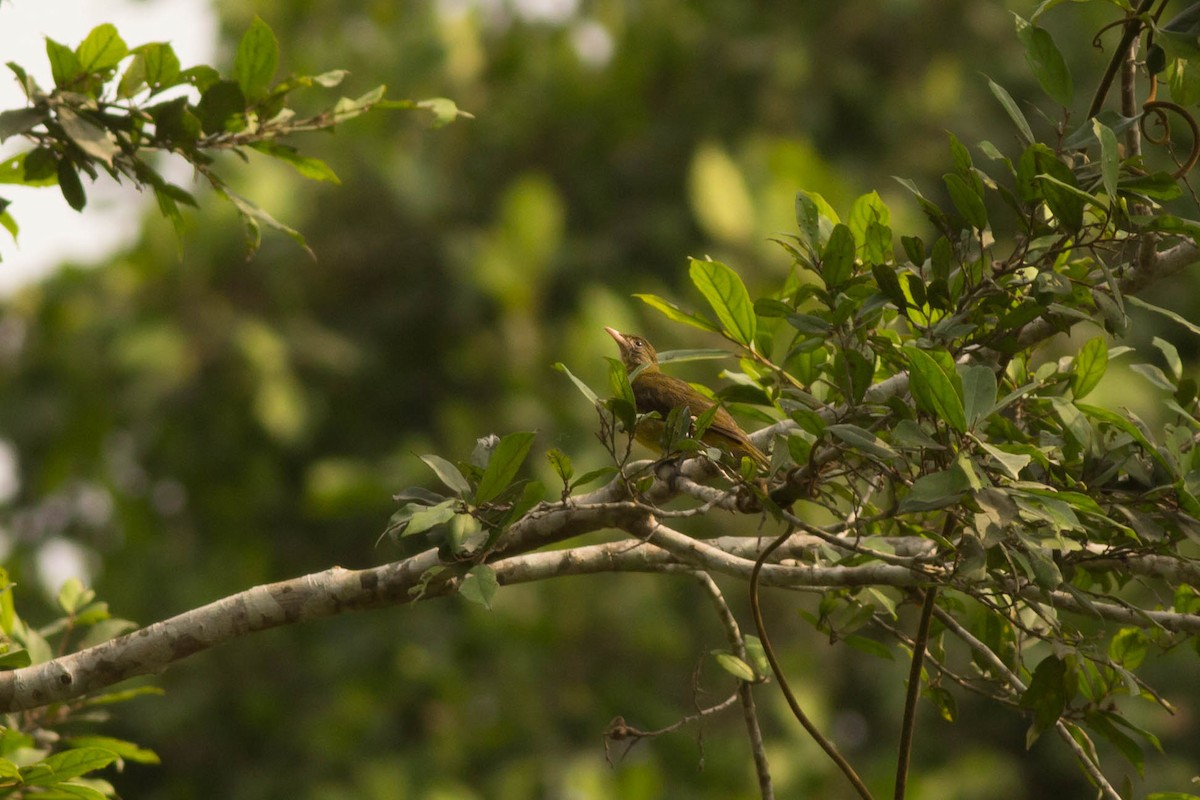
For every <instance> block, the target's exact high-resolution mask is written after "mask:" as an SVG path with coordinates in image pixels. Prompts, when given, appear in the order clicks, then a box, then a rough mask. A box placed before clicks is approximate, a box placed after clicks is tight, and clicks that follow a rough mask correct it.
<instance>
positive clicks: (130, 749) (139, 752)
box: [66, 736, 160, 764]
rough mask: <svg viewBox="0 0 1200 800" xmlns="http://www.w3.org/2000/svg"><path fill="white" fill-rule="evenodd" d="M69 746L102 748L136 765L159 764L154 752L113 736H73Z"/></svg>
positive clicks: (69, 739)
mask: <svg viewBox="0 0 1200 800" xmlns="http://www.w3.org/2000/svg"><path fill="white" fill-rule="evenodd" d="M66 742H67V746H69V747H71V748H73V749H79V748H81V747H100V748H103V749H105V750H111V751H112V752H114V753H116V754H117V755H118V756H120V757H121V758H123V759H125V760H126V761H132V762H134V763H136V764H158V763H160V762H159V758H158V754H157V753H155V752H154V751H153V750H147V749H146V748H144V747H138V746H137V745H136V744H134V743H133V742H127V741H125V740H124V739H114V738H113V737H111V736H71V737H69V738H67V740H66Z"/></svg>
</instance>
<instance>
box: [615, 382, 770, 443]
mask: <svg viewBox="0 0 1200 800" xmlns="http://www.w3.org/2000/svg"><path fill="white" fill-rule="evenodd" d="M653 380H654V381H655V383H654V384H652V383H651V382H650V381H649V380H641V379H639V380H635V381H634V382H633V398H634V400H636V401H637V410H638V411H639V412H640V413H642V414H649V413H650V412H651V411H657V412H658V413H659V414H660V415H661V416H662V418H663V419H666V418H667V415H668V414H670V413H671V409H672V408H676V407H677V406H687V407H688V411H690V412H691V414H692V416H693V417H698V416H700V415H701V414H703V413H704V412H706V411H708V410H709V409H710V408H712V407H713V405H715V403H714V402H713V401H712V400H710V399H709V398H707V397H705V396H704V395H702V394H700V392H698V391H696V390H695V389H693V388H692V385H691V384H690V383H688V382H687V381H685V380H681V379H680V378H676V377H675V376H674V375H664V374H662V373H658V374H657V375H655V376H654V379H653ZM708 429H709V430H710V431H713V432H715V433H721V434H723V435H725V436H728V437H729V438H730V439H733V440H734V441H737V442H742V441H745V440H746V433H745V431H743V430H742V429H741V428H740V427H739V426H738V424H737V422H735V421H734V419H733V417H731V416H730V415H729V412H728V411H726V410H725V409H724V408H723V407H722V408H718V409H717V413H716V414H715V415H714V416H713V421H712V424H711V425H709V426H708Z"/></svg>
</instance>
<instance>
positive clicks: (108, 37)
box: [75, 23, 129, 72]
mask: <svg viewBox="0 0 1200 800" xmlns="http://www.w3.org/2000/svg"><path fill="white" fill-rule="evenodd" d="M75 54H76V56H78V57H79V65H80V67H82V68H83V71H84V72H100V71H101V70H106V69H112V68H113V67H115V66H116V65H117V64H119V63H121V59H123V58H124V57H125V56H126V55H128V54H129V48H128V47H126V46H125V42H124V41H122V39H121V37H120V35H118V34H117V29H116V28H115V27H114V26H112V25H110V24H108V23H104V24H103V25H97V26H96V27H95V28H92V31H91V33H89V34H88V35H87V38H86V39H84V40H83V43H82V44H80V45H79V48H78V49H77V50H76V51H75Z"/></svg>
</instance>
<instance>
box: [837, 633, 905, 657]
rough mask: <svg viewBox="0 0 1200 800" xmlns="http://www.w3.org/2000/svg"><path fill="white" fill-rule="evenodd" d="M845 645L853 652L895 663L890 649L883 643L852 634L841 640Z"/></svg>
mask: <svg viewBox="0 0 1200 800" xmlns="http://www.w3.org/2000/svg"><path fill="white" fill-rule="evenodd" d="M842 641H844V642H845V643H846V644H848V645H850V646H851V647H853V648H854V649H855V650H858V651H860V652H863V653H866V654H867V655H871V656H875V657H876V658H882V659H884V660H886V661H895V660H896V656H895V654H894V653H892V648H890V647H888V646H887V645H886V644H884V643H883V642H877V641H875V640H874V639H870V638H868V637H866V636H862V635H860V634H857V633H852V634H850V635H849V636H846V637H845V638H843V639H842Z"/></svg>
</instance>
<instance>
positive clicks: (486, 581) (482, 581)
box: [458, 564, 500, 611]
mask: <svg viewBox="0 0 1200 800" xmlns="http://www.w3.org/2000/svg"><path fill="white" fill-rule="evenodd" d="M499 588H500V582H499V581H497V580H496V571H495V570H493V569H492V568H491V567H489V566H488V565H487V564H478V565H476V566H474V567H471V569H470V571H469V572H468V573H467V574H466V576H465V577H464V578H463V580H462V583H461V584H460V585H459V587H458V593H459V595H461V596H462V598H463V599H464V600H469V601H471V602H472V603H476V604H478V605H481V606H483V607H484V608H486V609H487V610H488V611H491V610H492V598H494V597H495V596H496V592H497V590H499Z"/></svg>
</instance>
